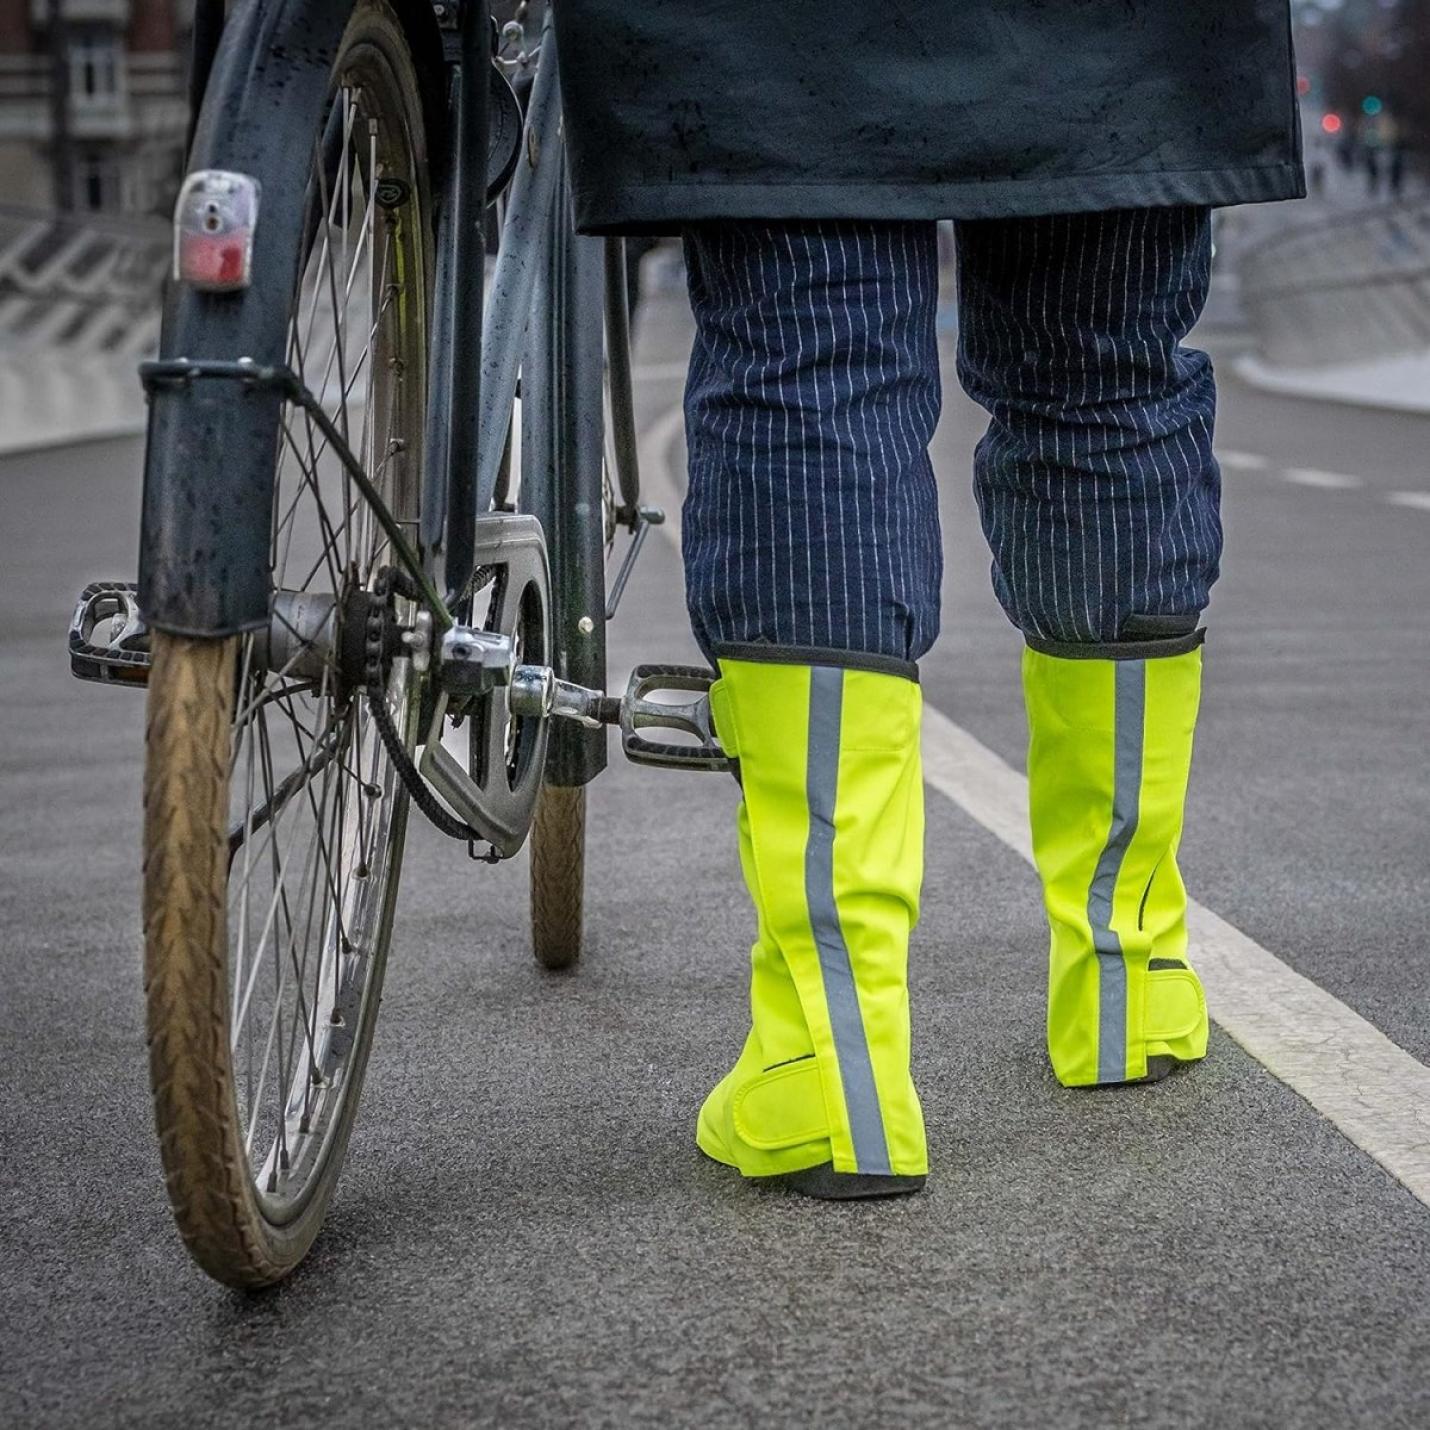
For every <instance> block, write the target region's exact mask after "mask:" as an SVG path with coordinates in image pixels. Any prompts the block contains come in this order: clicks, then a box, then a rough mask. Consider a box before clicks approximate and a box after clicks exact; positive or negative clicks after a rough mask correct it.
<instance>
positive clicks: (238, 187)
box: [174, 169, 258, 293]
mask: <svg viewBox="0 0 1430 1430" xmlns="http://www.w3.org/2000/svg"><path fill="white" fill-rule="evenodd" d="M257 225H258V180H257V179H253V178H250V177H249V176H248V175H247V174H231V173H227V172H225V171H224V170H221V169H200V170H198V171H196V172H195V173H192V174H190V175H189V176H188V178H186V179H185V180H184V185H183V188H181V189H180V190H179V199H178V202H177V203H176V204H175V206H174V277H175V279H176V280H177V281H178V282H180V283H187V284H189V285H190V287H193V288H201V289H203V290H205V291H206V292H210V293H231V292H234V291H236V290H238V289H241V288H247V287H248V284H249V282H250V280H251V279H252V277H253V231H254V229H255V228H256V227H257Z"/></svg>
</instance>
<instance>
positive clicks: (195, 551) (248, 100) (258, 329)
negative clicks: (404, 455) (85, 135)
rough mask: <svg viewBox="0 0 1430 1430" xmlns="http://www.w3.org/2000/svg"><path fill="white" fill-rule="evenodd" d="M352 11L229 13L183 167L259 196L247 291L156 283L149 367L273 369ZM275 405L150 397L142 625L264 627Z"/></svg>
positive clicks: (213, 396) (297, 3)
mask: <svg viewBox="0 0 1430 1430" xmlns="http://www.w3.org/2000/svg"><path fill="white" fill-rule="evenodd" d="M400 8H401V9H404V10H405V9H409V8H411V7H410V5H401V6H400ZM352 9H353V0H249V3H247V4H244V5H239V6H236V7H235V8H234V10H233V12H232V15H231V17H230V20H229V23H228V25H227V26H226V27H225V31H224V35H223V39H222V41H221V43H220V45H219V49H218V53H217V54H216V56H215V57H214V65H213V69H212V71H211V73H210V76H209V83H208V90H207V100H206V102H205V104H204V109H203V114H202V115H201V116H200V119H199V123H198V128H197V130H196V132H195V136H194V143H193V148H192V150H191V151H190V155H189V168H190V169H191V170H192V169H228V170H234V171H236V172H238V173H243V174H251V175H253V176H254V177H255V178H257V179H258V180H259V182H260V184H261V185H262V197H261V205H260V210H259V219H258V224H257V227H256V229H255V233H254V243H253V276H252V282H251V284H250V286H249V287H248V288H247V289H245V290H243V291H241V292H237V293H206V292H199V291H196V290H195V289H192V288H189V287H182V286H179V285H176V284H173V283H170V285H169V287H168V290H167V292H166V294H165V304H164V323H163V336H162V339H161V343H160V350H161V354H162V356H163V357H165V358H168V359H176V358H189V359H191V360H193V361H195V362H201V361H202V360H203V359H209V360H211V361H212V360H221V361H226V362H233V361H234V360H235V359H237V358H251V359H252V360H253V362H254V363H255V364H256V365H258V366H263V365H266V364H281V363H282V362H283V361H284V358H285V346H286V342H287V325H288V302H287V295H288V294H290V293H291V292H292V290H293V286H294V284H295V283H296V282H297V277H298V262H299V256H300V249H301V247H302V239H303V235H302V228H303V215H304V202H303V199H304V191H305V188H306V185H307V180H308V173H309V165H310V159H311V151H310V148H309V146H310V144H311V142H312V136H313V135H315V134H316V133H317V132H318V126H319V125H320V123H321V122H322V117H323V111H324V106H325V104H326V102H327V97H328V92H329V86H330V82H331V75H332V69H333V64H334V62H335V59H336V56H337V52H338V46H339V44H340V42H341V39H342V35H343V31H344V29H345V27H346V25H347V22H348V18H349V16H350V15H351V13H352ZM428 9H429V11H430V6H429V7H428ZM297 135H301V136H303V137H302V140H301V142H297V143H295V139H294V136H297ZM281 405H282V397H281V394H280V393H279V392H278V391H277V390H276V389H275V388H271V387H264V386H259V385H254V386H239V385H236V384H235V383H233V382H229V381H219V380H207V381H206V380H198V381H194V382H191V383H187V384H165V385H163V386H159V387H156V388H155V389H154V390H153V391H152V393H151V395H150V400H149V423H148V439H147V444H146V450H145V466H144V500H143V515H142V525H141V537H140V552H139V603H140V608H141V610H142V611H143V614H144V618H145V620H146V621H147V622H148V623H149V625H151V626H152V627H154V628H156V629H158V630H162V631H167V632H170V633H172V634H176V635H189V636H215V637H217V636H228V635H234V634H236V633H238V632H240V631H246V630H253V629H256V628H258V627H261V626H264V625H266V624H267V621H268V600H269V590H268V586H269V572H268V554H269V539H270V534H271V532H270V527H271V523H272V519H273V518H272V513H273V483H274V453H275V448H276V443H277V440H278V423H279V414H280V411H281Z"/></svg>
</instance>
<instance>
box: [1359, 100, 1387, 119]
mask: <svg viewBox="0 0 1430 1430" xmlns="http://www.w3.org/2000/svg"><path fill="white" fill-rule="evenodd" d="M1360 107H1361V111H1362V112H1363V113H1365V114H1369V115H1370V116H1371V117H1372V118H1374V117H1375V115H1377V114H1379V113H1380V111H1381V110H1382V109H1384V108H1385V105H1383V104H1382V103H1381V101H1380V96H1379V95H1376V94H1368V95H1366V97H1365V98H1364V99H1363V100H1361V102H1360Z"/></svg>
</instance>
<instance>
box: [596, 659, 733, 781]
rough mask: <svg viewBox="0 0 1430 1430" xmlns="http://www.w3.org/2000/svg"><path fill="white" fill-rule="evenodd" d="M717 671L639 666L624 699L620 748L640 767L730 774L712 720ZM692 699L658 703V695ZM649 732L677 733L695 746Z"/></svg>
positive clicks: (700, 668) (728, 761)
mask: <svg viewBox="0 0 1430 1430" xmlns="http://www.w3.org/2000/svg"><path fill="white" fill-rule="evenodd" d="M717 679H718V676H716V674H715V672H714V671H713V670H706V669H704V668H703V667H700V666H693V665H638V666H636V668H635V669H634V670H633V671H632V672H631V678H630V683H629V684H628V685H627V686H626V693H625V694H624V695H623V696H622V697H621V747H622V749H624V750H625V752H626V758H627V759H628V760H632V761H634V762H635V763H636V764H638V765H655V766H657V767H659V768H661V769H667V770H728V769H729V768H730V759H729V756H727V755H726V753H725V752H724V750H722V749H721V748H720V742H719V741H718V740H717V739H716V738H715V727H714V725H713V724H712V722H711V719H710V687H711V686H712V685H713V684H714V683H715V681H716V680H717ZM671 692H679V693H680V694H683V695H693V696H694V697H695V698H694V699H691V700H668V699H667V700H659V699H655V698H654V697H655V696H656V695H657V694H659V693H665V694H669V693H671ZM644 730H678V731H679V732H680V733H681V734H683V735H688V736H693V737H694V739H695V741H696V743H694V744H691V743H689V742H680V741H675V740H653V739H650V738H649V737H647V736H646V735H644V734H642V733H641V732H642V731H644Z"/></svg>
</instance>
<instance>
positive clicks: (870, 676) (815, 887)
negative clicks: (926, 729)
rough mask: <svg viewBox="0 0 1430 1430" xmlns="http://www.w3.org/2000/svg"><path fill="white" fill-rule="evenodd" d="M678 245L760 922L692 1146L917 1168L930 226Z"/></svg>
mask: <svg viewBox="0 0 1430 1430" xmlns="http://www.w3.org/2000/svg"><path fill="white" fill-rule="evenodd" d="M685 251H686V260H687V265H688V269H689V274H690V294H691V302H692V306H693V308H694V312H695V318H696V329H697V331H696V339H695V347H694V351H693V353H692V357H691V366H690V378H689V383H688V385H687V390H686V426H687V434H688V441H689V452H690V459H689V473H690V488H689V495H688V497H687V499H686V503H685V512H684V523H683V528H682V537H683V546H684V551H685V565H686V588H687V600H688V603H689V607H690V614H691V621H692V624H693V627H694V630H695V633H696V637H697V639H698V640H699V641H700V644H701V646H702V648H703V649H704V650H705V652H706V654H707V656H708V657H709V659H710V660H711V662H712V664H714V665H716V666H718V668H719V671H720V680H719V681H718V683H717V684H716V686H715V689H714V691H713V692H712V707H713V710H714V713H715V723H716V728H717V732H718V734H719V737H720V740H721V742H722V743H723V744H724V746H725V748H726V749H727V750H728V751H730V752H731V754H732V755H733V756H734V757H735V758H736V759H737V760H738V766H739V775H740V782H741V788H742V793H743V800H742V803H741V806H740V812H739V837H740V848H741V864H742V867H743V869H744V873H745V878H746V882H747V884H748V886H749V889H750V893H751V897H752V899H753V901H754V904H755V910H756V915H757V923H758V932H757V938H756V941H755V945H754V948H753V950H752V970H751V973H752V976H751V1012H752V1018H751V1031H750V1035H749V1037H748V1039H747V1040H746V1044H745V1048H744V1051H743V1052H742V1054H741V1056H740V1058H739V1060H738V1062H737V1063H736V1065H735V1067H734V1069H733V1070H732V1071H731V1073H730V1074H729V1075H728V1076H727V1077H726V1078H725V1079H724V1080H723V1081H722V1082H721V1083H720V1084H719V1086H718V1087H716V1089H715V1091H714V1092H713V1093H712V1094H711V1095H710V1097H709V1099H708V1100H707V1101H706V1104H705V1106H704V1108H702V1110H701V1115H700V1121H699V1128H698V1141H699V1144H700V1146H701V1147H702V1148H703V1149H704V1150H705V1151H706V1152H707V1153H708V1154H709V1155H711V1156H712V1157H714V1158H716V1159H717V1160H719V1161H722V1162H726V1163H729V1164H730V1165H733V1166H736V1167H738V1168H739V1169H740V1170H741V1171H742V1172H743V1173H744V1174H745V1175H747V1176H778V1175H784V1176H787V1177H792V1178H793V1179H794V1185H796V1186H797V1187H798V1188H799V1189H800V1190H805V1191H810V1192H812V1193H814V1194H816V1195H831V1196H845V1195H866V1194H877V1193H880V1192H888V1191H903V1190H912V1189H913V1188H914V1187H915V1186H917V1185H918V1182H919V1180H920V1179H921V1178H922V1176H923V1173H924V1172H925V1170H926V1167H927V1155H926V1151H925V1144H924V1132H923V1121H922V1115H921V1113H920V1110H919V1103H918V1097H917V1094H916V1093H915V1091H914V1086H913V1082H912V1080H911V1077H910V1074H909V1011H908V988H907V956H908V936H909V930H910V928H911V927H912V924H913V921H914V919H915V918H916V917H917V912H918V896H919V886H920V883H921V879H922V855H923V848H922V845H923V803H922V798H923V790H922V777H921V772H920V766H919V750H918V735H919V709H920V707H919V691H918V684H917V666H916V665H915V662H916V661H917V659H918V658H919V657H920V656H921V655H923V654H924V652H925V651H926V650H927V649H928V647H929V646H930V644H931V643H932V641H933V639H934V635H935V634H936V632H937V627H938V585H939V578H940V574H941V559H942V548H941V543H940V539H939V532H938V518H937V510H936V504H935V493H934V487H933V474H932V470H931V468H930V465H929V460H928V452H927V447H928V442H929V438H930V437H931V435H932V432H933V427H934V424H935V422H936V421H937V418H938V408H939V387H938V370H937V352H936V345H935V341H934V310H935V303H936V296H937V294H936V288H937V266H936V261H935V247H934V227H933V225H932V224H874V223H837V224H836V223H826V224H798V225H794V224H789V225H781V224H777V225H770V224H745V223H739V224H735V223H731V224H719V225H709V226H704V227H701V228H699V229H695V230H692V231H691V232H689V233H688V234H687V236H686V241H685Z"/></svg>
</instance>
